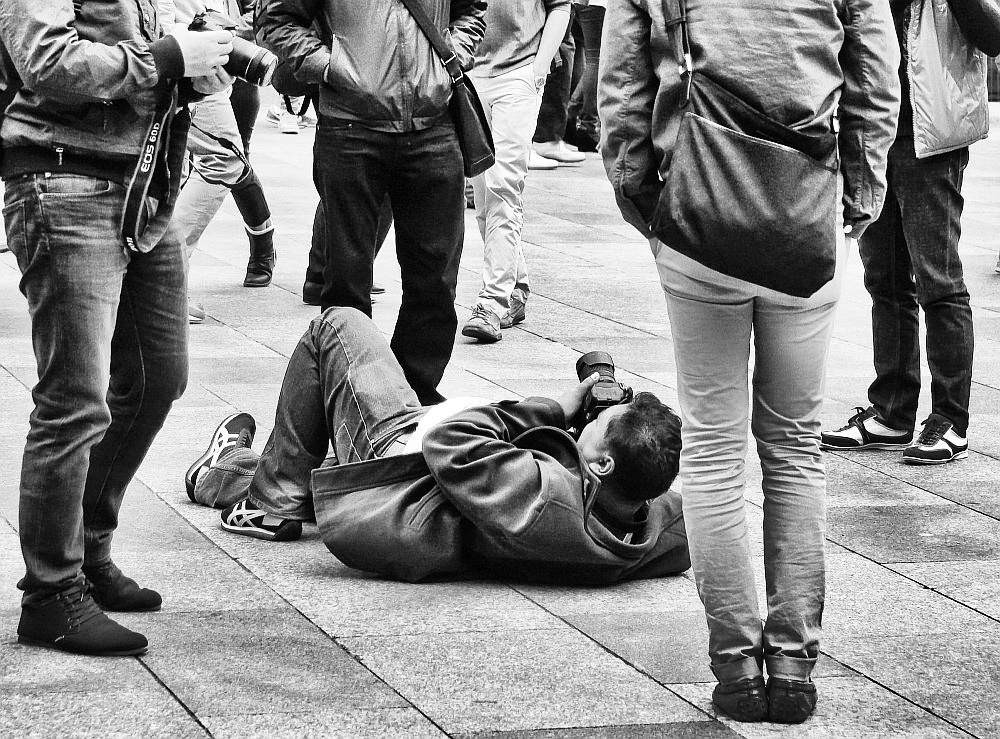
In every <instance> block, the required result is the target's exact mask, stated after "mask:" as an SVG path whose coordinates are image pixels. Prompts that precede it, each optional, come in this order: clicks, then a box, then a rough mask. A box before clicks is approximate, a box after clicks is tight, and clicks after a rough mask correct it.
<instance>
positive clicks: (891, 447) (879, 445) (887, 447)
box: [819, 441, 913, 452]
mask: <svg viewBox="0 0 1000 739" xmlns="http://www.w3.org/2000/svg"><path fill="white" fill-rule="evenodd" d="M911 446H913V442H912V441H907V442H905V443H902V444H889V443H888V442H872V443H871V444H860V445H858V446H834V445H833V444H825V443H823V442H820V445H819V448H820V449H826V450H828V451H834V452H856V451H862V452H863V451H867V450H869V449H874V450H879V451H888V452H901V451H903V450H904V449H909V448H910V447H911Z"/></svg>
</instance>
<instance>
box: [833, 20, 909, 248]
mask: <svg viewBox="0 0 1000 739" xmlns="http://www.w3.org/2000/svg"><path fill="white" fill-rule="evenodd" d="M844 12H845V16H846V17H845V18H844V45H843V47H842V49H841V52H840V64H841V68H842V69H843V72H844V88H843V93H842V95H841V98H840V134H839V145H840V155H841V164H840V169H841V173H842V175H843V178H844V223H845V224H847V225H849V226H851V227H852V228H854V229H859V228H860V229H862V230H863V229H864V228H865V227H867V226H868V224H870V223H871V222H872V221H874V220H875V219H876V218H877V217H878V214H879V212H880V211H881V210H882V204H883V202H884V200H885V191H886V179H885V170H886V158H887V156H888V152H889V147H890V146H891V144H892V141H893V139H894V138H895V136H896V123H897V119H898V117H899V97H900V87H899V41H898V40H897V39H896V29H895V26H894V25H893V22H892V14H891V13H890V10H889V3H887V2H885V0H848V2H847V3H846V6H845V11H844Z"/></svg>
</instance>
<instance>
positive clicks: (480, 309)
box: [472, 305, 490, 323]
mask: <svg viewBox="0 0 1000 739" xmlns="http://www.w3.org/2000/svg"><path fill="white" fill-rule="evenodd" d="M477 316H478V317H479V318H482V319H485V320H486V322H487V323H489V321H490V309H489V308H487V307H486V306H485V305H477V306H476V307H475V308H473V309H472V317H473V318H476V317H477Z"/></svg>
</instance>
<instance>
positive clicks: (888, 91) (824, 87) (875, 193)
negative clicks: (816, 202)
mask: <svg viewBox="0 0 1000 739" xmlns="http://www.w3.org/2000/svg"><path fill="white" fill-rule="evenodd" d="M687 13H688V28H689V33H690V39H691V47H692V54H693V63H694V69H695V70H696V71H702V72H704V73H705V74H707V75H708V76H709V77H711V78H713V79H715V80H717V81H719V82H720V83H722V84H723V85H724V86H725V87H727V88H728V89H730V90H732V91H733V92H734V93H736V94H738V95H739V96H740V97H742V98H743V99H744V100H746V101H747V102H748V103H750V104H752V105H754V106H755V107H756V108H757V109H758V110H760V111H762V112H763V113H765V114H766V115H768V116H770V117H771V118H773V119H775V120H777V121H779V122H781V123H784V124H785V125H787V126H790V127H791V128H794V129H798V130H800V131H802V132H803V133H812V132H828V131H830V130H832V126H833V117H834V114H835V113H837V115H838V118H839V125H840V129H839V134H838V144H839V151H840V159H841V163H840V171H841V174H842V176H843V181H844V194H843V204H844V222H845V223H846V224H848V225H851V226H852V227H857V228H864V227H865V226H867V224H869V223H871V221H873V220H874V219H875V217H876V216H877V215H878V213H879V211H880V210H881V207H882V202H883V200H884V198H885V190H886V179H885V169H886V156H887V152H888V149H889V145H890V144H891V142H892V139H893V137H894V135H895V132H896V117H897V114H898V109H899V78H898V75H897V72H898V69H899V45H898V43H897V41H896V35H895V31H894V28H893V24H892V17H891V15H890V12H889V4H888V3H887V2H886V0H782V2H769V3H759V2H748V1H747V0H687ZM681 87H682V80H681V77H680V75H679V73H678V69H677V62H676V59H675V56H674V51H673V48H672V43H671V34H670V31H669V30H668V29H667V28H666V26H665V24H664V13H663V0H610V1H609V3H608V10H607V15H606V16H605V20H604V41H603V43H602V46H601V78H600V84H599V90H598V105H599V110H600V115H601V121H602V123H603V141H602V145H601V151H602V153H603V156H604V165H605V168H606V169H607V172H608V177H609V178H610V180H611V184H612V186H613V188H614V190H615V195H616V197H617V199H618V204H619V207H620V208H621V211H622V214H623V216H624V217H625V220H627V221H628V222H629V223H631V224H632V225H633V226H635V227H636V228H638V229H639V230H640V231H641V232H642V233H643V235H644V236H646V237H652V236H653V235H654V234H653V233H652V231H651V230H650V228H649V223H650V221H651V219H652V216H653V213H654V210H655V206H656V203H657V201H658V199H659V195H660V191H661V190H662V187H663V180H664V179H665V176H666V173H667V170H668V168H669V167H670V160H671V155H672V152H673V147H674V143H675V141H676V138H677V132H678V130H679V126H680V119H681V115H682V111H681V110H680V109H679V108H678V105H677V102H678V100H679V99H680V94H681Z"/></svg>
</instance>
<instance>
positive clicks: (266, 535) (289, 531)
mask: <svg viewBox="0 0 1000 739" xmlns="http://www.w3.org/2000/svg"><path fill="white" fill-rule="evenodd" d="M294 523H295V522H294V521H286V522H285V523H283V524H281V526H279V527H278V530H277V531H275V532H271V531H262V530H261V529H248V528H246V527H245V526H234V525H233V524H229V523H226V522H225V521H223V522H222V524H221V525H222V528H223V529H225V530H226V531H229V532H230V533H233V534H242V535H243V536H249V537H251V538H253V539H260V540H261V541H295V540H296V539H298V538H299V537H300V536H301V535H302V529H301V528H298V530H296V527H295V526H294V525H290V524H294Z"/></svg>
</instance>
